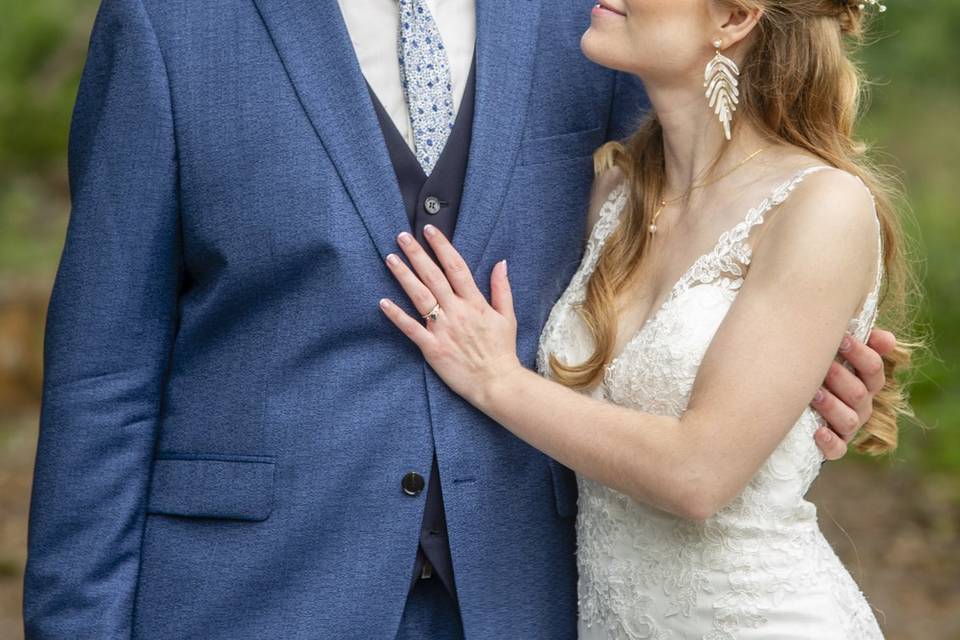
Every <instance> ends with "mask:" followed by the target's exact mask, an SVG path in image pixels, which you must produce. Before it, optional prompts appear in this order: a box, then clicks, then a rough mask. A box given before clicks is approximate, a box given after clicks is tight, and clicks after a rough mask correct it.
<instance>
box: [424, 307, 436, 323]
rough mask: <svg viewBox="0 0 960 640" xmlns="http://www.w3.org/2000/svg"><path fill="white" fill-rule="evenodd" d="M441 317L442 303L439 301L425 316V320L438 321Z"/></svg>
mask: <svg viewBox="0 0 960 640" xmlns="http://www.w3.org/2000/svg"><path fill="white" fill-rule="evenodd" d="M439 318H440V303H439V302H438V303H437V304H435V305H434V306H433V309H430V312H429V313H427V314H426V315H424V316H423V319H424V320H433V321H434V322H436V321H437V320H438V319H439Z"/></svg>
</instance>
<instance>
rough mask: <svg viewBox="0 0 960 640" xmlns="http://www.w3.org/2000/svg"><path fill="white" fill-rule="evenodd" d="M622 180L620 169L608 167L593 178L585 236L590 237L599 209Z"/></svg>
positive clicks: (598, 215)
mask: <svg viewBox="0 0 960 640" xmlns="http://www.w3.org/2000/svg"><path fill="white" fill-rule="evenodd" d="M623 179H624V175H623V171H622V170H621V169H620V167H610V168H609V169H605V170H604V171H602V172H601V173H599V174H597V176H596V177H594V179H593V188H592V189H591V191H590V205H589V207H588V208H587V236H589V235H590V233H591V231H592V230H593V226H594V225H595V224H596V223H597V219H598V218H599V217H600V209H601V208H602V207H603V205H604V203H606V201H607V200H608V199H609V198H610V195H611V193H613V190H614V189H616V188H617V187H618V186H619V185H620V184H621V183H622V182H623Z"/></svg>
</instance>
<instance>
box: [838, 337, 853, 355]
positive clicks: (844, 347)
mask: <svg viewBox="0 0 960 640" xmlns="http://www.w3.org/2000/svg"><path fill="white" fill-rule="evenodd" d="M852 346H853V340H851V339H850V336H844V338H843V342H841V343H840V351H849V350H850V347H852Z"/></svg>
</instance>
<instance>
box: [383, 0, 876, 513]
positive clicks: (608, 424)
mask: <svg viewBox="0 0 960 640" xmlns="http://www.w3.org/2000/svg"><path fill="white" fill-rule="evenodd" d="M620 4H621V5H622V7H620V8H621V9H622V11H620V12H613V11H610V12H606V13H601V14H599V16H598V14H596V13H595V14H594V21H593V24H592V26H591V28H590V30H588V31H587V32H586V33H585V34H584V38H583V42H582V47H583V49H584V52H585V53H586V54H587V56H588V57H590V58H591V59H593V60H595V61H596V62H598V63H600V64H604V65H606V66H609V67H611V68H616V69H620V70H625V71H629V72H632V73H636V74H637V75H639V76H640V77H641V79H643V81H644V85H645V87H646V88H647V93H648V96H649V97H650V99H651V102H652V104H653V107H654V109H655V111H656V113H657V115H658V118H659V120H660V122H661V125H662V127H663V132H664V155H665V159H666V184H667V189H668V195H673V194H677V193H683V192H684V191H685V189H687V188H688V187H689V186H690V185H692V184H694V183H695V182H697V181H698V180H703V179H704V177H705V176H707V175H708V174H709V173H710V171H711V167H712V171H713V175H724V174H726V172H728V171H730V174H729V177H725V178H724V179H723V180H719V181H717V182H716V183H715V184H712V185H711V186H709V187H706V188H703V189H699V190H697V191H695V192H694V193H692V195H691V196H690V197H689V198H688V199H686V200H685V201H682V202H681V203H680V204H678V205H677V206H673V207H671V208H669V209H667V210H665V211H664V214H663V217H662V218H661V219H660V221H659V222H658V227H659V228H660V229H661V231H658V233H657V234H656V236H655V237H654V239H653V241H652V242H651V245H650V248H649V250H648V252H647V254H646V255H645V256H644V260H643V263H642V264H641V265H639V266H638V269H637V277H636V278H635V279H634V280H633V282H632V286H631V288H630V290H629V291H628V295H625V296H623V301H622V306H621V308H620V309H618V312H619V313H618V319H619V320H620V322H619V323H618V325H619V335H618V337H617V341H616V348H615V352H619V350H620V349H621V348H622V346H623V345H624V344H625V343H626V341H627V340H628V339H629V338H630V337H631V336H632V335H633V334H634V332H635V331H636V330H637V328H638V327H640V326H642V324H643V323H644V322H645V320H646V319H647V318H649V316H650V314H651V313H652V312H653V310H655V309H657V308H658V307H659V302H660V301H662V299H663V298H664V296H665V295H666V293H667V292H668V291H669V289H670V288H671V287H672V285H673V283H675V282H676V280H677V278H678V277H679V274H680V273H682V272H683V271H684V270H685V269H686V268H687V266H689V264H690V263H691V262H692V261H693V260H694V259H695V258H696V257H697V256H699V255H700V254H702V253H703V252H704V251H706V250H708V249H709V248H710V247H711V246H713V243H714V242H715V241H716V238H717V236H718V234H719V233H720V232H721V231H723V230H725V229H728V228H730V227H731V226H732V225H733V224H735V223H736V222H739V221H740V220H741V219H742V217H743V215H744V214H745V212H746V210H747V208H748V207H750V206H754V205H755V204H756V203H757V202H759V201H760V200H761V199H762V198H763V197H765V196H766V195H767V194H768V193H769V191H770V189H771V188H772V186H774V185H776V184H780V183H782V182H783V180H785V179H786V178H787V177H789V176H791V175H793V174H794V172H796V171H797V170H799V169H802V168H804V167H808V166H813V165H818V164H823V162H822V161H821V160H820V159H819V158H816V157H815V156H813V155H812V154H810V153H808V152H806V151H804V150H801V149H798V148H795V147H791V146H790V145H787V144H785V143H783V142H777V141H770V140H769V139H768V138H767V137H765V136H764V135H762V134H761V133H760V132H758V131H756V130H754V129H753V128H752V127H751V126H750V125H749V124H748V123H744V124H743V125H742V126H740V127H738V130H737V134H736V136H735V138H734V139H733V140H732V141H731V142H729V143H727V142H726V141H725V140H723V137H722V134H721V132H720V129H719V127H718V126H717V123H716V121H715V120H714V119H713V114H712V113H711V112H710V111H709V110H708V109H705V108H704V104H703V96H702V86H701V85H702V70H703V67H704V65H705V63H706V60H708V59H709V57H710V56H711V55H712V53H713V49H712V47H711V45H710V44H709V43H712V42H713V41H715V40H717V39H720V40H722V41H723V42H724V43H726V44H725V45H724V48H725V49H726V50H727V53H728V55H731V56H736V55H737V54H738V49H737V47H746V46H749V42H750V35H751V32H752V30H753V28H754V27H755V26H756V24H757V21H758V20H759V17H760V14H759V13H758V12H746V11H743V10H736V9H731V8H730V6H729V5H726V4H725V3H722V2H718V1H716V0H621V3H620ZM637 43H643V46H642V47H640V46H639V45H638V44H637ZM658 52H659V53H658ZM725 144H729V145H730V147H729V148H728V149H727V151H728V153H726V154H723V155H721V154H720V153H719V151H720V149H721V148H723V145H725ZM758 148H764V152H763V156H764V162H763V163H762V164H754V165H751V167H750V170H749V171H736V165H737V163H738V162H739V161H740V160H741V159H742V158H744V157H747V156H749V155H750V154H751V153H752V152H753V151H754V150H756V149H758ZM717 157H720V161H719V163H717V165H716V166H713V165H712V162H713V160H714V159H715V158H717ZM617 181H618V176H617V175H616V174H615V173H608V174H605V175H602V176H599V177H598V180H597V182H596V184H595V186H594V193H593V196H592V202H591V206H590V208H589V216H590V225H588V226H592V223H593V222H594V221H595V219H596V215H597V212H598V209H599V205H600V203H601V202H603V200H604V199H605V198H606V196H607V194H608V193H609V191H610V189H611V188H612V186H613V185H615V184H616V183H617ZM827 202H829V206H824V203H827ZM876 225H877V221H876V218H875V214H874V211H873V204H872V200H871V199H870V196H869V194H868V193H867V192H866V191H865V190H864V189H863V187H862V185H861V184H860V183H859V182H858V181H856V180H855V179H854V178H853V177H852V176H850V175H848V174H846V173H843V172H840V171H822V172H819V173H816V174H812V175H810V176H808V177H807V179H806V180H805V181H804V183H803V184H801V185H800V186H799V187H798V188H797V189H796V190H795V192H794V194H793V195H792V196H791V198H790V199H789V200H787V202H785V203H784V204H782V205H780V206H779V207H778V208H777V210H776V215H772V216H771V217H770V220H768V221H767V222H766V223H765V224H764V225H763V226H762V227H761V228H760V230H759V231H758V233H757V234H756V235H753V236H751V245H752V247H753V257H752V260H751V265H750V268H749V270H748V272H747V274H746V276H745V278H744V282H743V285H742V286H741V289H740V291H739V294H738V295H737V297H736V299H735V300H734V302H733V304H732V305H731V308H730V310H729V312H728V313H727V315H726V316H725V318H724V321H723V323H722V324H721V326H720V328H719V330H718V331H717V333H716V335H715V337H714V339H713V341H712V342H711V345H710V347H709V349H708V351H707V353H706V355H705V357H704V360H703V363H702V365H701V367H700V370H699V373H698V375H697V379H696V382H695V385H694V389H693V393H692V396H691V400H690V403H689V405H688V408H687V411H686V412H685V413H684V414H683V416H681V417H680V418H679V419H677V418H672V417H664V416H657V415H652V414H647V413H643V412H640V411H636V410H633V409H630V408H626V407H621V406H618V405H615V404H613V403H609V402H603V401H600V400H596V399H593V398H590V397H588V396H587V395H585V394H582V393H578V392H575V391H573V390H571V389H569V388H567V387H564V386H562V385H560V384H557V383H555V382H552V381H550V380H548V379H546V378H544V377H541V376H539V375H538V374H536V373H535V372H532V371H530V370H528V369H526V368H524V367H523V366H522V365H521V363H520V361H519V359H518V357H517V354H516V330H517V324H516V317H515V315H514V309H513V300H512V294H511V290H510V283H509V280H508V276H507V266H506V263H505V262H501V263H498V265H497V266H496V267H495V268H494V270H493V273H492V274H491V299H490V302H488V301H487V300H486V298H485V297H484V296H483V294H482V293H481V292H480V290H479V288H478V287H477V285H476V282H475V280H474V277H473V275H472V274H471V273H470V270H469V268H468V267H467V265H466V264H465V263H464V261H463V259H462V257H461V256H460V254H459V253H458V252H457V251H456V249H455V248H454V247H453V246H452V245H451V244H450V242H449V241H447V239H446V238H444V237H443V235H442V234H441V233H440V232H439V231H438V230H436V229H435V228H433V227H427V228H426V229H425V234H426V236H427V238H428V242H429V243H430V245H431V248H432V249H433V250H434V252H435V254H436V255H437V258H438V260H439V261H440V265H439V266H438V265H437V264H436V263H434V262H433V260H432V259H431V258H430V257H429V256H428V254H427V253H426V251H425V250H424V249H423V247H421V246H420V245H419V244H418V243H417V242H416V240H415V239H414V238H413V237H412V236H410V234H407V233H403V234H401V235H400V236H399V238H398V240H399V243H400V246H401V249H402V251H403V253H404V254H405V256H406V258H407V259H408V261H409V263H410V266H408V265H407V264H406V263H405V262H404V261H403V260H401V259H400V258H399V257H398V256H396V255H391V256H390V257H388V260H387V266H388V268H389V269H390V270H391V272H392V273H393V275H394V276H395V277H396V278H397V280H398V281H399V283H400V284H401V286H402V288H403V289H404V291H405V292H406V294H407V295H408V296H409V297H410V299H411V301H412V302H413V304H414V306H415V307H416V309H417V311H418V312H419V313H420V314H421V315H422V314H426V313H427V312H428V311H430V309H431V308H433V306H434V305H435V304H437V303H439V304H440V306H441V308H442V310H443V312H442V314H441V315H440V317H439V318H438V319H437V320H430V321H428V322H427V325H426V326H424V324H423V323H421V322H420V321H419V320H415V319H414V318H412V317H411V316H410V315H408V314H407V313H406V312H405V311H404V310H403V309H401V308H400V307H399V306H397V305H396V304H394V303H392V302H391V301H389V300H383V301H381V308H382V309H383V311H384V313H385V314H386V315H387V317H388V318H389V319H390V320H391V321H392V322H393V323H394V324H395V325H396V326H397V327H398V328H399V329H400V330H401V331H402V332H403V333H404V334H405V335H407V336H408V337H409V338H410V339H411V340H412V341H413V342H414V343H415V344H416V345H417V346H418V347H419V348H420V349H421V351H422V352H423V355H424V357H425V359H426V360H427V362H428V363H429V364H430V365H431V366H432V367H433V369H434V370H435V371H436V372H437V373H438V374H439V375H440V377H442V378H443V379H444V381H445V382H446V383H447V384H448V385H449V386H450V387H451V388H452V389H453V390H454V391H456V392H457V393H459V394H460V395H462V396H463V397H464V398H465V399H467V400H468V401H469V402H471V403H472V404H473V405H474V406H475V407H477V408H478V409H479V410H481V411H483V412H485V413H486V414H488V415H489V416H490V417H491V418H493V419H494V420H496V421H497V422H499V423H500V424H502V425H503V426H504V427H506V428H507V429H509V430H510V431H511V432H512V433H514V434H515V435H516V436H517V437H519V438H521V439H523V440H524V441H526V442H528V443H529V444H531V445H532V446H534V447H537V448H538V449H540V450H541V451H543V452H544V453H546V454H547V455H549V456H551V457H553V458H554V459H556V460H558V461H559V462H561V463H563V464H565V465H567V466H568V467H570V468H572V469H574V470H575V471H577V472H578V473H580V474H581V475H583V476H586V477H589V478H591V479H593V480H595V481H598V482H600V483H602V484H605V485H607V486H610V487H613V488H614V489H617V490H619V491H621V492H623V493H625V494H627V495H629V496H632V497H633V498H635V499H637V500H640V501H642V502H646V503H648V504H651V505H653V506H656V507H658V508H661V509H663V510H665V511H668V512H671V513H674V514H677V515H679V516H681V517H686V518H690V519H696V520H700V519H705V518H708V517H710V516H711V515H712V514H714V513H716V512H717V511H718V510H719V509H721V508H722V507H723V506H724V505H726V504H727V503H728V502H729V501H730V500H732V499H733V498H734V497H735V496H736V495H737V494H739V493H740V492H741V491H742V490H743V488H744V487H745V486H746V484H747V483H748V482H749V480H750V479H751V478H752V477H753V476H754V475H755V473H756V471H757V470H758V469H759V467H760V466H761V465H762V464H763V462H764V461H765V460H766V459H767V458H768V457H769V456H770V454H771V453H772V451H773V450H774V448H775V447H776V446H777V445H778V444H779V443H780V442H781V441H782V439H783V438H784V436H785V435H786V433H787V431H788V430H789V429H790V428H791V427H792V426H793V424H795V422H796V420H797V418H798V417H799V416H800V414H801V413H802V411H803V410H804V408H805V407H806V406H807V405H808V404H809V403H810V401H811V398H814V402H813V406H814V408H816V409H817V410H818V411H820V412H821V413H822V414H823V415H824V417H825V418H827V420H828V421H829V423H830V425H831V429H832V431H831V430H830V429H822V430H820V431H819V432H818V433H817V434H816V440H817V444H818V446H819V447H820V448H821V450H822V451H823V452H824V455H825V457H826V458H827V459H836V458H839V457H841V456H842V455H843V454H844V453H845V451H846V449H847V444H848V442H849V441H850V439H851V438H852V437H853V436H854V435H855V434H856V432H857V430H858V429H859V428H860V427H861V426H862V425H863V424H864V423H865V422H866V421H867V419H868V418H869V416H870V411H871V407H872V402H873V395H874V394H875V393H876V392H877V391H878V390H879V389H880V388H881V387H882V386H883V383H884V379H883V367H882V360H881V355H880V354H881V353H885V352H886V351H888V350H889V349H891V348H892V346H893V342H894V341H893V339H892V336H891V335H890V334H888V333H886V332H875V333H874V334H873V335H872V336H871V338H870V340H869V344H868V345H863V344H861V343H859V342H858V341H856V340H855V339H852V338H851V337H850V336H848V335H847V334H846V326H847V323H848V321H849V320H850V318H851V317H853V316H854V315H855V313H856V311H857V310H858V309H859V308H860V306H861V304H862V303H863V301H864V299H865V296H866V295H867V293H868V292H869V291H870V289H871V288H872V285H873V283H874V277H875V269H876V263H877V258H878V256H877V246H876V233H877V227H876ZM812 265H813V267H812ZM843 360H846V361H848V362H850V363H851V364H852V366H853V368H854V370H855V372H856V373H855V374H854V373H851V372H850V371H848V370H847V369H846V368H844V367H842V366H840V365H839V364H838V361H843ZM824 372H827V374H826V379H824Z"/></svg>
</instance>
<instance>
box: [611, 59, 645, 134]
mask: <svg viewBox="0 0 960 640" xmlns="http://www.w3.org/2000/svg"><path fill="white" fill-rule="evenodd" d="M648 109H650V101H649V99H648V98H647V94H646V92H645V91H644V89H643V84H642V83H641V82H640V78H638V77H637V76H635V75H633V74H630V73H625V72H623V71H618V72H617V77H616V80H615V81H614V88H613V99H612V101H611V103H610V119H609V121H608V123H607V140H623V139H624V138H627V137H629V136H630V134H632V133H633V132H634V131H636V130H637V128H638V127H639V126H640V123H641V121H642V120H643V116H644V115H645V114H646V112H647V110H648Z"/></svg>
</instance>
